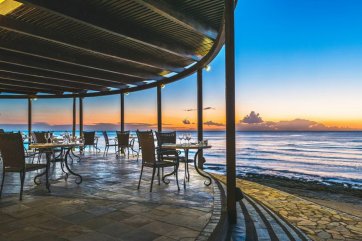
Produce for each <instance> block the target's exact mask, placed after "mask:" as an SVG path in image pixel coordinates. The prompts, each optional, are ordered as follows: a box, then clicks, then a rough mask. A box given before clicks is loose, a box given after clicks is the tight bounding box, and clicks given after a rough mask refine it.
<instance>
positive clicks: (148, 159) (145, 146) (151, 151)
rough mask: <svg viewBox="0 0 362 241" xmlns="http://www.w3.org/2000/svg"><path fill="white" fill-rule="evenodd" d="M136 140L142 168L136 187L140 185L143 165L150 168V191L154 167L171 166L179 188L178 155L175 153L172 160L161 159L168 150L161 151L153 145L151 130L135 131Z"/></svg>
mask: <svg viewBox="0 0 362 241" xmlns="http://www.w3.org/2000/svg"><path fill="white" fill-rule="evenodd" d="M137 136H138V141H139V145H140V146H141V151H142V168H141V174H140V179H139V182H138V189H139V188H140V185H141V179H142V173H143V168H144V167H150V168H152V179H151V187H150V192H152V186H153V180H154V177H155V173H156V169H159V168H164V167H173V168H174V173H175V176H176V183H177V188H178V190H180V187H179V183H178V174H177V172H178V155H176V157H177V159H176V160H175V161H173V162H170V161H163V160H162V157H163V155H167V154H168V151H162V150H159V149H157V154H156V155H155V152H156V147H155V141H154V138H153V132H152V130H151V131H137ZM158 184H160V176H158Z"/></svg>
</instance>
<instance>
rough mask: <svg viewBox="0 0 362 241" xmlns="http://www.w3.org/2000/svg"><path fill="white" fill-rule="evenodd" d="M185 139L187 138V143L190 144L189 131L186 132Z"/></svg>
mask: <svg viewBox="0 0 362 241" xmlns="http://www.w3.org/2000/svg"><path fill="white" fill-rule="evenodd" d="M186 140H187V143H188V144H189V145H190V140H191V133H187V134H186Z"/></svg>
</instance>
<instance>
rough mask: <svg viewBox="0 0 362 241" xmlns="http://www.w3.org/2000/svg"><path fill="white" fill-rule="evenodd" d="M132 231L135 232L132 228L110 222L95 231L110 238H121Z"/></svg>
mask: <svg viewBox="0 0 362 241" xmlns="http://www.w3.org/2000/svg"><path fill="white" fill-rule="evenodd" d="M133 230H135V228H133V227H132V226H130V225H127V224H123V223H120V222H112V223H110V224H107V225H105V226H103V227H101V228H99V229H97V231H98V232H100V233H104V234H107V235H109V236H112V237H122V236H124V235H125V234H126V233H128V232H131V231H133Z"/></svg>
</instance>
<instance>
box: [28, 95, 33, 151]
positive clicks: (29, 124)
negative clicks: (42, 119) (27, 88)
mask: <svg viewBox="0 0 362 241" xmlns="http://www.w3.org/2000/svg"><path fill="white" fill-rule="evenodd" d="M31 112H32V100H31V98H28V137H29V144H30V139H31V132H32V125H31V124H32V113H31Z"/></svg>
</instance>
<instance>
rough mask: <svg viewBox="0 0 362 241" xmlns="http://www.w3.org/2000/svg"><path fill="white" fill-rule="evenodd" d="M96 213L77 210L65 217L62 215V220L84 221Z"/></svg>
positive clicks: (92, 217)
mask: <svg viewBox="0 0 362 241" xmlns="http://www.w3.org/2000/svg"><path fill="white" fill-rule="evenodd" d="M95 217H96V215H94V214H91V213H87V212H78V213H74V214H71V215H68V216H65V217H62V219H63V220H65V221H68V222H71V223H73V224H79V223H84V222H86V221H88V220H90V219H94V218H95Z"/></svg>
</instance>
